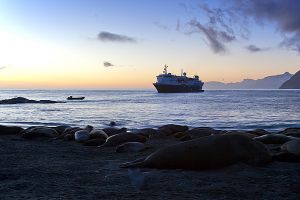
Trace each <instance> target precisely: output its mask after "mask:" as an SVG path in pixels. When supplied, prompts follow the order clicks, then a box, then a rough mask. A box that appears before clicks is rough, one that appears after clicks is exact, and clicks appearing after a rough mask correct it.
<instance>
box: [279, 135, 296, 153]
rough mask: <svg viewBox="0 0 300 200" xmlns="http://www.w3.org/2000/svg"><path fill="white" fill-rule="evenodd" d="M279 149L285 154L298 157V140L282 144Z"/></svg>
mask: <svg viewBox="0 0 300 200" xmlns="http://www.w3.org/2000/svg"><path fill="white" fill-rule="evenodd" d="M281 149H282V150H283V151H285V152H289V153H292V154H295V155H297V156H300V139H295V140H291V141H289V142H286V143H284V144H283V145H281Z"/></svg>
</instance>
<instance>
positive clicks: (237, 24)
mask: <svg viewBox="0 0 300 200" xmlns="http://www.w3.org/2000/svg"><path fill="white" fill-rule="evenodd" d="M299 10H300V1H297V0H281V1H277V0H273V1H272V0H270V1H259V0H253V1H246V0H244V1H243V0H229V1H204V0H203V1H200V0H198V1H196V0H0V88H60V89H64V88H87V89H88V88H89V89H110V88H113V89H115V88H120V89H125V88H137V89H142V88H153V86H152V83H153V82H155V76H156V75H157V74H159V73H161V72H162V70H163V66H164V65H165V64H167V65H169V71H170V72H172V73H176V74H180V70H181V69H184V70H185V71H186V72H187V74H188V75H191V76H192V75H194V74H195V73H197V74H198V75H199V76H200V78H201V79H202V80H203V81H205V82H207V81H223V82H236V81H241V80H242V79H244V78H252V79H258V78H262V77H265V76H268V75H276V74H281V73H284V72H286V71H288V72H290V73H295V72H296V71H298V70H300V65H299V63H300V12H299Z"/></svg>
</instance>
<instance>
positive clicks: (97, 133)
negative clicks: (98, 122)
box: [90, 129, 108, 141]
mask: <svg viewBox="0 0 300 200" xmlns="http://www.w3.org/2000/svg"><path fill="white" fill-rule="evenodd" d="M90 138H91V139H96V138H97V139H103V140H104V141H105V140H106V139H107V138H108V135H107V134H106V133H105V132H104V131H103V130H98V129H93V130H92V131H91V132H90Z"/></svg>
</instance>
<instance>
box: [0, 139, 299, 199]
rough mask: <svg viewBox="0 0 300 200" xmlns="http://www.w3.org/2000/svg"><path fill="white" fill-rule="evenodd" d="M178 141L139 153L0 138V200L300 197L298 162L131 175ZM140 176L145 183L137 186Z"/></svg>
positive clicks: (155, 142)
mask: <svg viewBox="0 0 300 200" xmlns="http://www.w3.org/2000/svg"><path fill="white" fill-rule="evenodd" d="M173 143H178V141H176V140H174V139H153V140H148V141H147V144H149V145H151V146H152V147H153V148H151V149H149V150H146V151H144V152H140V153H116V152H115V147H106V148H100V147H87V146H83V145H82V144H80V143H77V142H75V141H64V140H53V139H49V138H37V139H32V140H27V139H23V138H21V137H20V135H1V137H0V145H1V150H0V154H1V155H0V158H1V161H0V162H1V163H0V166H1V168H0V177H1V186H0V191H1V192H0V199H155V198H156V199H299V197H300V194H299V189H300V184H299V183H300V163H288V162H276V161H275V162H272V163H270V164H268V165H266V166H264V167H254V166H250V165H247V164H243V163H238V164H234V165H231V166H228V167H224V168H220V169H213V170H204V171H188V170H156V169H140V171H138V170H136V171H130V170H129V171H128V169H122V168H119V165H120V163H123V162H127V161H131V160H134V159H137V158H141V157H145V156H147V155H149V154H150V153H151V152H154V151H155V150H157V149H158V148H161V147H163V146H166V145H170V144H173ZM136 178H138V179H141V180H142V181H141V182H139V181H137V180H135V179H136Z"/></svg>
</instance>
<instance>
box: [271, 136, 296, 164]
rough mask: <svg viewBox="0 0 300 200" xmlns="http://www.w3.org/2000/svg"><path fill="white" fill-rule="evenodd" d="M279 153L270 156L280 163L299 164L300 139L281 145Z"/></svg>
mask: <svg viewBox="0 0 300 200" xmlns="http://www.w3.org/2000/svg"><path fill="white" fill-rule="evenodd" d="M280 148H281V152H279V153H275V154H273V155H272V158H273V160H276V161H280V162H300V139H295V140H291V141H289V142H286V143H284V144H283V145H281V147H280Z"/></svg>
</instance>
